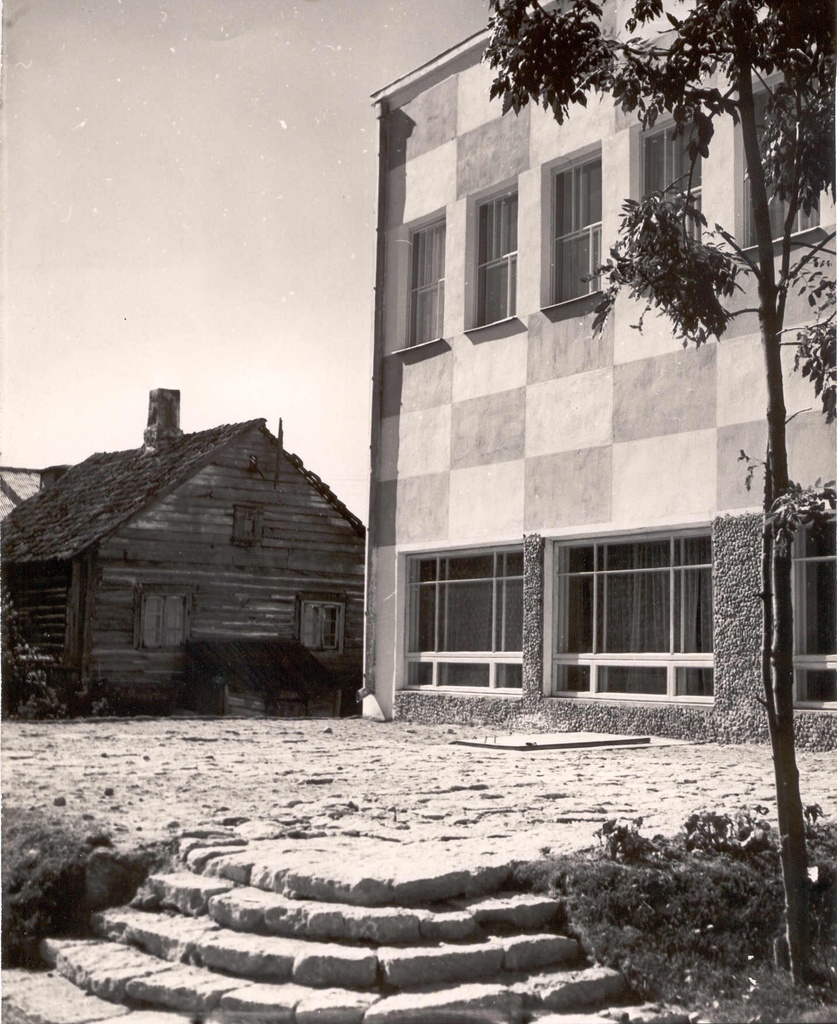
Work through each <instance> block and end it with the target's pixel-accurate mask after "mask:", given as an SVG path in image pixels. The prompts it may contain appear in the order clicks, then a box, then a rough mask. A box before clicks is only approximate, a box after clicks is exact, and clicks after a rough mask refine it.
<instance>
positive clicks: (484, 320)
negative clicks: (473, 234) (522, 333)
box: [477, 192, 517, 326]
mask: <svg viewBox="0 0 837 1024" xmlns="http://www.w3.org/2000/svg"><path fill="white" fill-rule="evenodd" d="M478 212H479V251H478V261H477V326H481V325H482V324H491V323H494V322H495V321H496V320H504V319H505V318H506V317H509V316H514V313H515V309H516V293H517V193H516V192H514V193H512V194H511V195H506V196H500V197H499V198H497V199H492V200H491V201H490V202H487V203H483V204H482V206H480V208H479V211H478Z"/></svg>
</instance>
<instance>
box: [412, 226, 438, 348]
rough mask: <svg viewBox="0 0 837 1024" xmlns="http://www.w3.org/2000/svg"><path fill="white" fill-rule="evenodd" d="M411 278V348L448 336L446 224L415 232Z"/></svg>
mask: <svg viewBox="0 0 837 1024" xmlns="http://www.w3.org/2000/svg"><path fill="white" fill-rule="evenodd" d="M410 276H411V288H410V344H411V345H421V344H422V343H423V342H425V341H434V340H435V339H436V338H441V337H442V334H443V332H444V322H445V222H444V221H441V222H440V223H438V224H433V225H431V226H430V227H427V228H422V229H421V230H420V231H414V232H413V237H412V263H411V271H410Z"/></svg>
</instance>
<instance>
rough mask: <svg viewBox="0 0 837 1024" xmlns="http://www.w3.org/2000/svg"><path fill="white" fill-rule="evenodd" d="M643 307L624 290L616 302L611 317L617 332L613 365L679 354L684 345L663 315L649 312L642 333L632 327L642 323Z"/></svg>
mask: <svg viewBox="0 0 837 1024" xmlns="http://www.w3.org/2000/svg"><path fill="white" fill-rule="evenodd" d="M642 310H643V304H642V303H640V302H638V301H636V300H635V299H631V298H629V297H628V293H627V291H623V292H622V293H621V294H620V295H619V297H618V298H617V300H616V305H615V307H614V311H613V312H612V313H611V316H612V317H613V318H614V321H615V324H616V330H615V331H614V338H613V362H614V363H630V362H632V361H633V360H634V359H647V358H648V357H649V356H661V355H665V354H666V353H668V352H676V351H677V350H678V349H679V348H681V347H682V343H681V342H680V341H678V339H677V338H675V337H674V330H673V328H672V324H671V321H670V320H669V319H668V317H667V316H664V315H663V314H661V313H651V312H649V313H646V315H645V318H644V320H643V322H642V330H641V331H638V330H636V329H635V328H634V327H633V326H632V325H633V324H636V323H638V322H639V317H640V314H641V313H642Z"/></svg>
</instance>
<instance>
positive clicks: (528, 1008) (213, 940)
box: [42, 836, 624, 1024]
mask: <svg viewBox="0 0 837 1024" xmlns="http://www.w3.org/2000/svg"><path fill="white" fill-rule="evenodd" d="M362 849H363V853H364V860H363V862H362V863H357V862H351V861H349V860H347V855H346V847H345V845H344V846H343V847H342V849H339V848H337V847H334V848H330V846H329V844H328V843H327V842H326V843H320V844H315V843H314V842H310V841H309V842H304V843H301V842H296V843H294V842H288V841H287V840H279V841H275V840H274V841H263V842H258V841H256V842H246V841H240V842H239V841H234V840H230V839H221V840H218V841H213V838H212V837H211V836H197V837H191V838H187V839H185V840H182V841H181V847H180V855H179V864H178V865H177V869H176V870H174V871H172V872H171V873H168V874H158V875H154V876H151V877H150V878H149V879H148V881H147V883H146V885H145V887H144V888H143V890H141V892H140V893H139V894H138V896H137V898H136V899H135V900H134V901H133V902H132V904H131V905H130V906H127V907H121V908H116V909H111V910H107V911H103V912H101V913H98V914H95V915H93V918H92V927H93V931H94V934H95V935H96V936H97V938H94V939H84V940H78V939H49V940H46V941H45V942H44V943H43V945H42V954H43V957H44V959H45V960H46V962H47V963H48V964H49V965H50V967H52V968H53V969H54V970H55V971H57V972H58V973H59V974H60V975H61V976H63V978H64V979H67V980H68V981H69V982H71V983H72V984H73V985H75V986H77V987H78V988H79V989H81V990H83V991H84V992H85V993H88V994H89V996H92V997H95V1000H94V1001H95V1002H96V1003H97V1005H98V1001H99V1000H104V1001H106V1002H107V1003H108V1004H119V1012H121V1013H122V1014H125V1013H126V1009H130V1010H131V1011H132V1012H131V1016H133V1017H136V1018H137V1024H139V1020H140V1018H142V1019H143V1020H147V1019H148V1014H149V1011H167V1012H168V1014H169V1015H173V1014H180V1015H189V1018H190V1019H191V1020H195V1019H212V1020H218V1021H226V1022H229V1024H238V1022H242V1024H243V1022H247V1024H268V1022H269V1024H273V1022H277V1024H278V1022H285V1021H287V1022H290V1024H314V1022H316V1024H361V1022H363V1024H459V1022H467V1024H482V1022H485V1024H504V1022H509V1024H524V1022H527V1021H535V1020H538V1021H543V1024H546V1022H547V1021H553V1022H555V1021H564V1022H566V1024H571V1022H578V1021H591V1020H594V1021H598V1022H599V1024H601V1020H602V1018H601V1016H597V1014H598V1013H600V1012H601V1011H602V1010H603V1009H606V1008H607V1007H609V1006H610V1005H611V1004H612V1003H614V1002H618V1001H619V999H620V998H621V996H622V994H623V989H624V984H623V979H622V977H621V975H620V974H619V973H618V972H616V971H612V970H609V969H606V968H603V967H598V966H591V965H589V964H588V963H587V962H586V961H585V958H584V955H583V951H582V950H581V949H580V948H579V946H578V943H577V942H576V941H575V940H574V939H572V938H568V937H566V936H565V935H562V934H560V928H559V925H560V923H561V921H562V919H563V908H562V906H561V904H560V903H558V902H556V901H555V900H552V899H549V898H546V897H543V896H536V895H532V894H526V893H520V892H513V891H510V885H511V882H512V872H513V870H514V867H515V865H514V863H513V862H511V863H510V862H507V861H503V860H501V859H498V858H497V857H492V856H484V857H482V858H476V859H470V860H466V859H465V858H464V857H463V856H462V855H461V854H460V855H458V856H457V859H456V862H455V863H453V864H446V861H448V862H449V861H450V860H451V859H452V858H451V855H450V852H449V851H447V850H445V849H444V847H443V846H442V847H440V848H439V849H437V850H435V851H432V855H430V856H428V852H429V851H428V848H427V846H426V844H423V846H422V849H421V852H420V853H419V851H418V850H417V849H416V848H413V850H412V851H411V850H409V849H408V848H405V847H403V846H402V847H399V848H398V849H397V850H396V851H395V852H393V850H392V845H391V844H389V845H388V844H383V843H381V844H380V846H370V847H363V848H362ZM439 864H442V865H444V866H442V867H439ZM154 1016H155V1017H156V1016H160V1014H159V1013H157V1014H155V1015H154ZM87 1019H91V1020H92V1019H97V1018H95V1017H89V1018H87ZM98 1019H102V1020H103V1019H105V1014H103V1013H100V1014H98ZM161 1019H163V1018H162V1017H161ZM168 1019H171V1016H169V1017H168ZM125 1024H128V1022H125Z"/></svg>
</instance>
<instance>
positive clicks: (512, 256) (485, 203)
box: [474, 187, 520, 328]
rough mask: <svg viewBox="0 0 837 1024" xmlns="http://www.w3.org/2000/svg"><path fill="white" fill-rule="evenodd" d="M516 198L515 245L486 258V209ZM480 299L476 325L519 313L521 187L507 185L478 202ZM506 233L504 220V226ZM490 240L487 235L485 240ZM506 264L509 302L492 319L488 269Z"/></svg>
mask: <svg viewBox="0 0 837 1024" xmlns="http://www.w3.org/2000/svg"><path fill="white" fill-rule="evenodd" d="M512 199H513V200H514V219H513V221H510V223H513V225H514V248H513V249H508V251H506V252H503V253H501V254H500V255H498V256H495V257H492V258H490V259H485V260H483V258H482V256H483V250H484V248H486V245H484V239H483V211H484V210H487V209H488V208H489V207H493V208H494V209H495V210H496V209H499V208H500V207H501V205H502V204H503V203H508V202H509V201H510V200H512ZM475 214H476V251H475V254H474V255H475V260H474V263H475V266H476V278H475V279H476V296H475V298H476V302H475V317H474V328H478V327H489V326H490V325H491V324H495V323H502V322H503V321H504V320H510V319H511V318H512V317H514V316H516V315H517V259H518V254H519V249H518V246H519V237H518V220H519V215H520V197H519V194H518V190H517V187H514V188H509V189H505V190H504V191H502V192H500V193H496V194H495V195H493V196H489V197H487V198H486V199H483V200H481V201H480V202H478V203H477V204H476V208H475ZM500 234H502V224H501V228H500ZM485 241H486V242H487V239H486V240H485ZM499 266H504V267H505V275H504V276H505V295H506V298H505V304H504V308H503V309H502V310H501V311H500V315H499V316H495V317H492V318H491V319H488V310H487V305H486V303H487V296H488V291H487V288H486V283H485V282H486V277H487V274H488V271H489V270H491V269H493V268H496V267H499Z"/></svg>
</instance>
